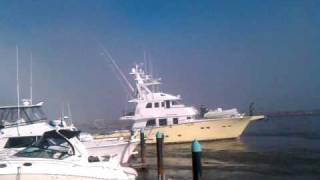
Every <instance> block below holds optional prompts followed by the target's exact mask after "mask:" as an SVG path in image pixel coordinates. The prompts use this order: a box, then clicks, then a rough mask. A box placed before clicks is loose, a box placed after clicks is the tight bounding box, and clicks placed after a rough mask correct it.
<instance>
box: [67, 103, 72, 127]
mask: <svg viewBox="0 0 320 180" xmlns="http://www.w3.org/2000/svg"><path fill="white" fill-rule="evenodd" d="M67 108H68V116H69V121H70V123H71V125H72V124H73V122H72V114H71V108H70V103H68V104H67Z"/></svg>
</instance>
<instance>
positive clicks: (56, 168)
mask: <svg viewBox="0 0 320 180" xmlns="http://www.w3.org/2000/svg"><path fill="white" fill-rule="evenodd" d="M78 134H79V131H71V130H68V129H59V130H52V131H48V132H46V133H44V135H43V136H42V138H41V139H40V140H39V141H37V143H35V144H33V145H32V146H29V147H27V148H25V149H23V150H21V151H19V152H17V153H16V154H14V155H13V156H10V157H7V158H3V157H2V158H3V159H1V160H0V179H1V180H16V179H24V180H37V179H38V180H40V179H41V180H49V179H50V180H51V179H59V180H60V179H61V180H62V179H63V180H66V179H83V180H84V179H88V180H89V179H110V180H111V179H112V180H116V179H119V180H134V179H136V177H137V172H136V171H135V170H134V169H132V168H126V167H122V166H120V165H119V163H114V162H112V161H110V160H108V159H104V158H103V157H102V158H98V157H90V156H89V155H88V153H87V151H86V148H85V147H84V146H83V144H82V143H81V142H80V141H79V140H78V138H77V136H78Z"/></svg>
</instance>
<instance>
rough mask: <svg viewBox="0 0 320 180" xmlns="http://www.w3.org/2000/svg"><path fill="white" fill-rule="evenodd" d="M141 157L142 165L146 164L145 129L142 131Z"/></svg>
mask: <svg viewBox="0 0 320 180" xmlns="http://www.w3.org/2000/svg"><path fill="white" fill-rule="evenodd" d="M140 157H141V163H142V164H144V163H145V162H146V160H145V139H144V129H143V128H142V129H141V130H140Z"/></svg>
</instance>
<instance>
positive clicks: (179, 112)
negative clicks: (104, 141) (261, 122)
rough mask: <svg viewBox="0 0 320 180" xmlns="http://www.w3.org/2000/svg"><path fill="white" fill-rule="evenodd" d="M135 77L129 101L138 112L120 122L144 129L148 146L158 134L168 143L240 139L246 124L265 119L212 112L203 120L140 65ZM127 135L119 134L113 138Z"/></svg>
mask: <svg viewBox="0 0 320 180" xmlns="http://www.w3.org/2000/svg"><path fill="white" fill-rule="evenodd" d="M130 74H131V75H133V76H134V81H135V89H134V93H133V94H134V98H133V99H131V100H129V103H133V104H134V107H135V109H134V110H133V111H132V112H129V113H127V114H125V115H124V116H122V117H121V118H120V119H121V120H133V121H134V123H133V127H132V128H133V129H134V130H135V129H141V128H144V131H145V136H146V139H147V141H146V142H147V143H155V134H156V133H157V132H158V131H159V132H161V133H163V134H164V136H165V140H164V141H165V143H178V142H190V141H192V140H194V139H198V140H217V139H228V138H238V137H239V136H240V135H241V134H242V132H243V131H244V130H245V128H246V127H247V125H248V124H249V123H250V122H251V121H254V120H258V119H262V118H264V116H262V115H261V116H246V115H244V114H240V113H238V111H237V110H236V109H231V110H226V111H223V110H222V109H219V110H216V111H209V112H208V113H207V114H206V116H205V117H207V118H205V117H200V115H199V111H198V110H197V109H196V108H194V107H191V106H185V105H184V104H182V102H181V101H182V99H181V96H180V95H172V94H168V93H164V92H161V91H156V89H158V88H157V87H155V86H159V85H160V79H154V78H153V77H152V76H151V75H148V74H147V73H145V71H144V70H143V69H142V68H141V67H140V66H138V65H136V66H135V67H134V68H132V70H131V73H130ZM126 133H127V134H128V132H123V131H120V132H117V133H114V134H113V135H111V136H114V137H116V136H119V135H124V134H126Z"/></svg>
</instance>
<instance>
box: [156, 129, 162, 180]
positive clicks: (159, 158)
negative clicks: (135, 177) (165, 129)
mask: <svg viewBox="0 0 320 180" xmlns="http://www.w3.org/2000/svg"><path fill="white" fill-rule="evenodd" d="M156 139H157V168H158V180H164V168H163V139H164V136H163V134H161V133H160V132H157V134H156Z"/></svg>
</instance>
